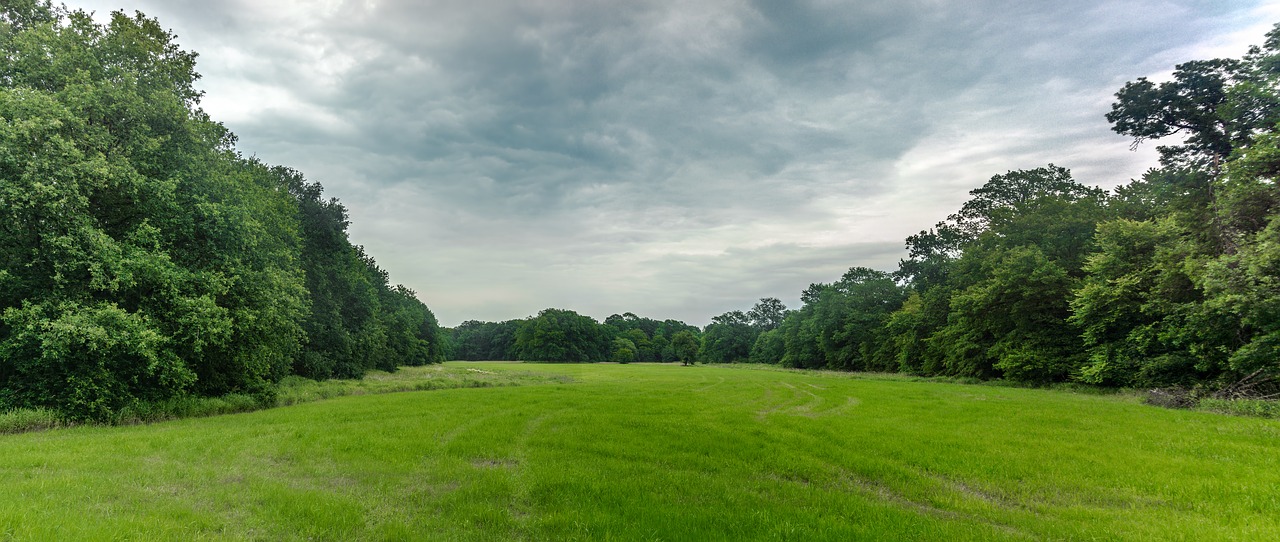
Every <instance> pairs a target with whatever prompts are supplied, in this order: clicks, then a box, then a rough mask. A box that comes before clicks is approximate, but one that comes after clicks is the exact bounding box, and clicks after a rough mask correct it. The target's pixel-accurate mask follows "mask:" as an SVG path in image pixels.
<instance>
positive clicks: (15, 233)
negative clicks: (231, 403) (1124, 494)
mask: <svg viewBox="0 0 1280 542" xmlns="http://www.w3.org/2000/svg"><path fill="white" fill-rule="evenodd" d="M173 40H174V36H173V35H171V34H170V33H168V32H167V31H166V30H164V29H163V28H162V27H160V25H159V23H158V22H157V21H155V20H154V19H148V18H146V17H144V16H142V15H141V14H138V15H137V16H134V17H130V16H126V15H125V14H123V13H119V12H117V13H113V14H112V16H111V20H110V22H109V23H107V24H105V25H104V24H98V23H95V22H94V21H93V20H92V19H91V18H90V17H89V16H88V15H87V14H85V13H84V12H81V11H67V10H66V9H64V8H56V7H53V6H52V5H51V4H50V3H49V2H48V1H47V0H46V1H36V0H27V1H17V2H5V3H4V5H3V8H0V410H6V409H11V408H49V409H54V410H56V411H58V412H60V413H61V414H62V415H63V416H66V417H68V418H70V419H106V418H109V417H110V416H111V415H112V414H113V413H116V412H119V411H120V410H121V409H124V408H127V407H130V406H134V405H137V404H139V403H152V402H160V401H166V400H171V399H174V398H180V397H184V396H191V395H197V396H217V395H223V394H228V393H240V394H249V395H253V396H256V397H259V398H261V399H264V400H265V399H269V398H270V397H271V396H272V394H273V393H274V390H275V385H276V383H277V382H278V381H279V380H280V379H281V378H283V377H284V376H286V375H290V374H296V375H302V376H306V377H311V378H328V377H358V376H360V375H362V374H364V372H365V371H367V370H369V369H375V368H376V369H384V370H394V369H395V367H396V366H397V365H400V364H425V363H433V362H438V361H441V360H442V359H443V358H444V350H443V348H444V342H443V340H441V337H440V336H439V328H438V326H437V324H436V320H435V317H434V316H433V315H432V314H431V311H430V310H428V309H427V307H426V306H424V305H423V304H422V303H421V302H420V301H418V300H417V299H416V297H415V296H414V294H413V292H412V291H410V290H408V289H406V288H404V287H402V286H392V285H391V283H390V282H389V280H388V277H387V273H386V272H385V271H383V270H382V269H380V268H379V267H378V266H377V264H376V263H375V262H374V260H373V258H371V257H370V256H369V255H367V254H365V253H364V251H363V250H362V249H361V248H360V247H358V246H353V245H352V244H351V242H350V240H349V239H348V237H347V225H348V218H347V213H346V210H345V209H344V208H343V206H342V205H341V204H339V203H338V202H337V200H334V199H325V198H323V197H322V189H321V187H320V185H319V184H316V183H311V182H307V181H306V180H305V179H303V177H302V176H301V175H300V174H299V173H298V172H296V171H292V170H289V169H287V168H282V167H269V166H267V165H265V164H262V163H261V162H259V161H257V160H255V159H253V158H246V157H244V156H242V155H241V154H239V153H238V152H237V151H236V150H235V147H234V144H235V137H234V135H232V134H231V133H230V132H229V131H228V130H227V129H226V128H225V127H223V126H222V125H221V124H219V123H217V122H214V121H213V120H211V119H210V118H209V117H208V116H207V115H206V114H205V113H204V112H203V111H202V110H201V109H200V108H199V107H198V103H199V99H200V97H201V93H200V92H199V91H197V90H195V88H194V87H193V84H194V82H195V80H196V79H197V77H198V75H197V74H196V72H195V70H194V66H195V59H196V55H195V54H194V53H190V52H186V51H182V50H180V49H179V48H178V47H177V45H176V44H175V43H174V41H173Z"/></svg>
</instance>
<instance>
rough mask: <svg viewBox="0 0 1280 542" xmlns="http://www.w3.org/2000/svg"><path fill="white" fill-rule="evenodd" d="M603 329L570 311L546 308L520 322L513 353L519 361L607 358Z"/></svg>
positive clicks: (572, 360)
mask: <svg viewBox="0 0 1280 542" xmlns="http://www.w3.org/2000/svg"><path fill="white" fill-rule="evenodd" d="M609 347H610V338H609V335H608V333H606V332H605V330H604V327H603V326H601V325H600V323H599V322H596V321H595V320H594V319H592V318H591V317H588V316H583V315H580V314H578V313H576V312H573V311H571V310H563V309H545V310H543V311H542V312H539V313H538V316H536V317H533V318H530V319H528V320H525V321H524V322H521V323H520V326H519V328H517V330H516V340H515V346H514V350H515V354H516V357H517V358H518V359H520V360H522V361H551V362H589V361H604V360H606V359H608V358H609V351H610V348H609Z"/></svg>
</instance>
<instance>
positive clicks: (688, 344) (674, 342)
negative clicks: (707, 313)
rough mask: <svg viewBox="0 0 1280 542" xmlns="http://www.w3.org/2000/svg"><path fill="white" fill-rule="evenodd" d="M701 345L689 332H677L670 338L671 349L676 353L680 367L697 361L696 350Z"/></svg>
mask: <svg viewBox="0 0 1280 542" xmlns="http://www.w3.org/2000/svg"><path fill="white" fill-rule="evenodd" d="M700 348H701V345H700V344H699V342H698V339H697V337H694V335H693V333H692V332H690V331H689V330H684V331H680V332H677V333H676V334H675V336H673V337H671V349H672V350H674V351H675V353H676V359H678V360H680V363H681V364H682V365H693V364H694V362H696V361H697V360H698V350H699V349H700Z"/></svg>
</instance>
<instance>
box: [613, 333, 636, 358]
mask: <svg viewBox="0 0 1280 542" xmlns="http://www.w3.org/2000/svg"><path fill="white" fill-rule="evenodd" d="M609 359H610V361H613V362H616V363H631V362H633V361H636V345H635V343H633V342H631V341H630V340H628V339H624V338H622V337H618V338H617V339H614V340H613V355H612V356H611V357H610V358H609Z"/></svg>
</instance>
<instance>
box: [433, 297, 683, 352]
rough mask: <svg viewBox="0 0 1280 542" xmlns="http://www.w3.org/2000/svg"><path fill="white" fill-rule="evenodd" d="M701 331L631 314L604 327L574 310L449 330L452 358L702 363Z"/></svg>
mask: <svg viewBox="0 0 1280 542" xmlns="http://www.w3.org/2000/svg"><path fill="white" fill-rule="evenodd" d="M699 335H700V331H699V330H698V328H697V327H695V326H691V325H688V324H685V323H684V322H680V321H677V320H664V321H658V320H653V319H651V318H643V317H640V316H636V315H635V314H632V313H629V312H628V313H624V314H621V315H619V314H614V315H612V316H609V317H608V318H606V319H605V321H604V322H603V323H601V322H598V321H596V320H595V319H594V318H591V317H589V316H584V315H581V314H578V313H576V312H574V311H571V310H564V309H546V310H544V311H542V312H539V313H538V315H537V316H531V317H529V318H525V319H521V320H507V321H505V322H479V321H475V320H469V321H466V322H463V323H462V324H460V325H459V326H458V327H456V328H453V329H450V330H448V337H449V341H448V344H449V347H448V348H449V350H448V353H449V355H450V359H458V360H467V361H481V360H519V361H544V362H592V361H615V362H618V363H631V362H674V361H683V362H686V363H691V362H693V361H696V360H697V356H698V349H699V342H698V341H699Z"/></svg>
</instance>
